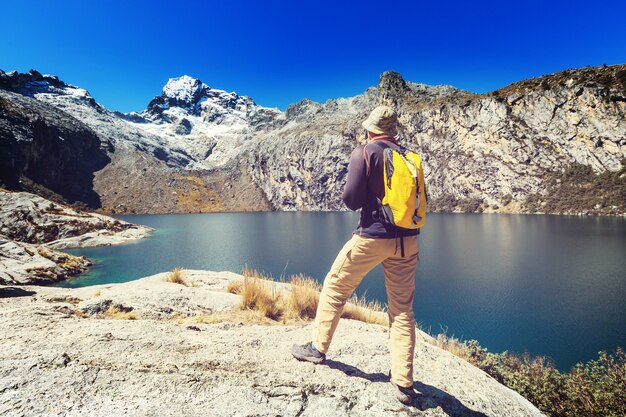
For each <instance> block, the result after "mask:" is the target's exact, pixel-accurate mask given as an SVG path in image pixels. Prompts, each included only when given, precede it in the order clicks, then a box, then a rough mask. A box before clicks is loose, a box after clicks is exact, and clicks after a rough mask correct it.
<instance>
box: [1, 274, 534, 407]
mask: <svg viewBox="0 0 626 417" xmlns="http://www.w3.org/2000/svg"><path fill="white" fill-rule="evenodd" d="M165 277H166V274H158V275H155V276H152V277H148V278H144V279H141V280H137V281H133V282H129V283H126V284H113V285H104V286H95V287H83V288H79V289H62V288H49V287H21V288H2V287H0V308H1V309H2V311H3V312H4V313H3V314H2V315H0V331H2V334H4V335H7V337H5V338H2V340H1V341H0V375H2V378H1V379H0V381H1V382H0V404H1V405H0V414H3V415H16V416H17V415H43V414H45V415H49V416H57V415H59V416H60V415H91V416H110V415H120V414H124V415H129V416H145V415H160V416H170V415H205V416H252V415H254V416H276V415H281V416H376V417H383V416H398V415H406V416H494V417H507V416H516V417H517V416H519V417H522V416H537V417H539V416H542V414H541V413H540V412H539V411H538V410H537V409H536V408H535V407H534V406H533V405H531V404H530V403H529V402H528V401H527V400H525V399H524V398H522V397H521V396H520V395H519V394H517V393H515V392H513V391H511V390H510V389H508V388H506V387H504V386H503V385H500V384H499V383H498V382H497V381H495V380H494V379H493V378H491V377H490V376H488V375H487V374H486V373H484V372H483V371H481V370H479V369H477V368H475V367H474V366H472V365H470V364H469V363H467V362H465V361H463V360H462V359H459V358H458V357H456V356H454V355H452V354H451V353H449V352H447V351H444V350H442V349H440V348H438V347H436V346H433V345H432V344H431V343H429V341H428V340H429V336H428V335H426V334H424V333H421V332H419V340H418V343H417V348H416V352H415V374H414V378H415V380H416V381H417V382H416V385H415V387H416V389H417V390H418V391H419V392H420V393H421V395H420V396H419V398H418V399H417V401H416V402H415V404H413V405H412V406H408V407H407V406H403V405H401V404H400V403H398V402H397V401H396V400H395V398H394V396H393V390H392V387H391V386H390V384H389V382H388V380H389V379H388V377H387V371H388V370H389V354H388V350H387V339H388V334H387V328H386V327H383V326H379V325H373V324H365V323H361V322H356V321H352V320H345V319H343V320H342V321H341V323H340V325H339V328H338V331H337V333H336V336H335V339H334V341H333V345H332V347H331V351H330V352H329V355H328V361H327V363H326V364H323V365H313V364H310V363H303V362H298V361H296V360H294V359H292V358H291V356H290V354H289V349H290V347H291V345H292V344H293V343H294V342H303V341H306V340H308V338H309V337H310V324H308V323H307V322H291V323H286V324H277V323H274V324H265V325H262V324H257V323H255V322H251V321H250V320H249V319H246V317H247V316H246V315H245V314H243V313H244V312H242V311H241V310H239V307H238V304H239V296H237V295H233V294H228V293H226V292H225V290H224V289H225V288H226V286H227V285H228V283H229V282H230V281H232V280H233V279H237V278H239V277H238V276H237V275H236V274H232V273H213V272H206V271H185V280H186V281H187V283H188V284H189V286H184V285H180V284H175V283H170V282H166V280H165ZM192 285H193V286H192Z"/></svg>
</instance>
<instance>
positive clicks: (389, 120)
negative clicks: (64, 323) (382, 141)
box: [361, 106, 398, 136]
mask: <svg viewBox="0 0 626 417" xmlns="http://www.w3.org/2000/svg"><path fill="white" fill-rule="evenodd" d="M361 126H363V127H364V128H365V129H366V130H367V131H369V132H372V133H375V134H377V135H382V134H385V133H386V134H388V135H391V136H395V135H397V134H398V116H397V115H396V112H395V111H394V110H393V109H392V108H391V107H389V106H378V107H376V108H375V109H374V110H372V112H371V113H370V115H369V117H368V118H367V119H365V121H364V122H363V123H361Z"/></svg>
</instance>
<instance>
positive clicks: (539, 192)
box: [0, 65, 626, 214]
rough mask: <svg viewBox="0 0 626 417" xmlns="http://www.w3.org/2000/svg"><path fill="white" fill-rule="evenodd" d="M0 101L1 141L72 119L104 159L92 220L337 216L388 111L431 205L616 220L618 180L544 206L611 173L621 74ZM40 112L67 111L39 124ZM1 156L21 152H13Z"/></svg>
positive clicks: (174, 87) (616, 161) (622, 189)
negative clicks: (131, 106)
mask: <svg viewBox="0 0 626 417" xmlns="http://www.w3.org/2000/svg"><path fill="white" fill-rule="evenodd" d="M2 89H4V91H3V90H2ZM12 94H13V95H12ZM15 94H17V95H15ZM0 100H3V101H0V129H4V130H0V138H1V139H2V140H3V142H6V140H7V139H6V138H7V137H8V138H11V137H15V136H16V133H15V132H13V130H18V129H16V126H18V125H16V123H15V122H14V120H15V119H18V120H20V119H21V120H24V119H25V120H27V121H28V120H32V119H33V116H29V117H24V114H25V113H28V112H30V113H36V114H39V115H40V116H36V117H39V118H42V119H44V120H45V123H44V124H46V126H54V129H56V130H61V129H62V128H63V126H65V125H66V124H67V122H66V121H64V120H65V119H67V117H73V118H74V119H75V120H76V121H77V122H76V123H75V124H78V125H80V124H81V123H82V125H84V126H81V127H82V128H84V130H85V131H88V130H90V131H91V132H93V134H94V135H95V136H96V137H97V138H98V139H99V140H100V143H101V146H100V148H101V149H102V152H103V154H104V157H105V158H104V159H103V160H104V162H101V163H100V164H93V166H92V167H91V175H92V178H93V179H92V184H93V185H92V187H91V189H89V191H90V192H92V193H93V194H95V195H96V196H97V198H96V199H92V200H91V201H90V202H86V201H84V200H80V199H78V200H79V201H83V202H85V203H86V204H88V205H89V206H91V207H94V208H99V209H101V210H103V211H105V212H149V213H163V212H198V211H233V210H234V211H239V210H269V209H273V210H343V209H345V207H344V206H343V204H342V202H341V200H340V190H341V188H342V187H343V183H344V181H345V174H346V170H347V163H348V157H349V154H350V151H351V150H352V149H353V148H354V146H356V145H357V144H358V143H360V142H363V141H364V135H363V129H362V128H361V127H360V122H361V121H362V120H363V119H364V118H365V117H366V116H367V114H368V112H369V111H370V110H371V109H372V108H373V107H374V106H376V105H377V104H380V103H387V104H391V105H394V106H395V107H396V109H397V111H398V114H399V118H400V122H401V129H400V134H399V137H398V139H399V141H400V142H401V143H403V144H404V145H405V146H408V147H411V148H414V149H416V150H417V151H418V152H420V153H422V154H423V157H424V160H425V170H426V178H427V185H428V187H429V193H430V196H431V207H432V208H433V209H434V210H441V211H498V212H501V211H504V212H541V211H542V207H545V210H546V211H548V210H551V211H552V212H566V213H567V212H576V213H577V212H581V211H582V212H586V213H598V214H623V213H626V185H624V182H625V181H626V179H624V178H623V176H619V175H618V176H617V177H615V176H614V177H615V178H613V177H612V179H611V181H595V182H594V181H592V180H593V178H592V180H590V182H589V184H587V183H585V184H582V185H580V184H579V185H578V192H579V193H580V194H583V193H586V194H588V192H587V191H586V190H588V189H590V188H594V187H595V188H597V183H599V184H604V183H610V184H612V185H611V186H607V187H606V189H602V190H596V191H597V192H594V194H595V195H596V197H595V199H588V198H586V197H585V198H582V197H581V198H579V196H578V195H574V196H573V197H572V198H571V199H567V201H563V202H562V204H554V202H553V201H545V200H546V199H547V198H549V196H550V195H561V194H564V192H563V190H559V189H560V188H563V187H562V186H561V185H560V182H559V181H561V177H562V176H563V174H562V173H563V172H566V171H567V170H568V169H570V168H574V169H576V167H577V166H579V165H580V166H589V167H592V168H593V170H594V172H595V173H596V174H597V175H601V174H602V173H609V174H610V173H618V172H619V171H620V169H622V168H623V165H624V163H623V159H624V158H625V157H626V133H625V132H626V121H625V120H626V118H625V114H626V65H615V66H611V67H595V68H581V69H575V70H568V71H563V72H560V73H555V74H551V75H546V76H543V77H539V78H536V79H532V80H526V81H521V82H518V83H514V84H512V85H510V86H507V87H505V88H502V89H499V90H496V91H494V92H491V93H487V94H473V93H470V92H467V91H462V90H458V89H456V88H454V87H451V86H427V85H424V84H417V83H412V82H409V81H405V80H404V79H403V78H402V77H401V76H400V74H397V73H394V72H386V73H384V74H383V75H382V76H381V78H380V81H379V83H378V85H377V86H376V87H371V88H369V89H367V90H366V91H365V92H364V93H363V94H360V95H357V96H354V97H349V98H339V99H332V100H328V101H327V102H325V103H316V102H313V101H311V100H308V99H305V100H302V101H300V102H298V103H295V104H292V105H290V106H288V108H287V109H286V111H285V112H280V111H279V110H277V109H268V108H265V107H262V106H258V105H256V104H255V103H254V101H253V100H252V99H250V98H249V97H245V96H239V95H237V94H236V93H227V92H225V91H223V90H217V89H214V88H210V87H208V86H207V85H206V84H204V83H202V82H201V81H200V80H197V79H194V78H192V77H188V76H182V77H179V78H173V79H170V80H169V81H168V83H167V84H166V85H165V86H164V88H163V92H162V94H161V95H160V96H157V97H155V98H154V99H153V100H152V101H151V102H150V103H149V105H148V107H147V109H146V110H145V111H143V112H141V113H132V114H126V115H122V114H120V113H116V112H111V111H109V110H107V109H105V108H104V107H103V106H101V105H99V104H98V103H97V102H95V100H94V99H93V98H92V97H91V96H90V95H89V93H88V92H86V91H85V90H82V89H79V88H77V87H74V86H70V85H69V84H65V83H63V82H62V81H59V80H58V78H56V77H52V76H47V75H41V74H39V73H37V72H35V71H31V72H30V73H28V74H19V73H16V72H11V73H4V72H1V73H0ZM29 100H30V101H29ZM3 103H4V104H3ZM14 103H21V109H19V110H15V104H14ZM42 106H50V107H52V108H54V109H56V111H57V113H58V112H63V113H65V114H66V115H67V116H64V117H65V119H64V117H61V116H59V117H57V116H54V117H48V118H47V119H46V118H45V116H44V115H43V114H45V113H46V111H44V108H42ZM34 109H36V110H34ZM3 113H4V114H5V116H4V117H3ZM16 113H17V115H16ZM47 114H54V113H53V112H52V113H51V112H47ZM22 123H23V124H26V125H28V124H29V123H30V122H22ZM31 124H32V123H31ZM3 126H4V127H3ZM54 129H53V130H54ZM31 130H32V129H31ZM49 130H50V129H49ZM22 136H29V137H31V138H32V137H35V136H36V135H35V134H34V133H32V132H26V133H24V134H22ZM59 136H60V135H59ZM47 140H48V141H52V140H51V139H47ZM12 141H13V142H15V140H14V139H13V140H12ZM18 142H19V141H18ZM9 143H11V140H9ZM22 143H23V141H22ZM10 150H11V152H12V153H13V154H16V155H19V154H27V155H31V154H32V151H31V150H25V149H24V147H20V146H17V147H16V146H13V145H11V148H10ZM106 158H108V161H106ZM83 159H84V158H83ZM11 161H13V164H12V165H11V166H10V167H9V168H6V169H5V171H10V170H11V169H12V170H13V172H15V171H17V172H19V171H21V175H18V177H19V178H17V179H16V178H13V180H12V182H11V183H9V181H8V180H6V179H4V178H3V182H4V183H6V184H8V186H13V187H17V188H18V189H19V188H20V187H22V188H24V187H27V186H31V188H29V189H30V190H32V191H37V190H36V188H37V187H36V185H43V186H44V188H46V189H48V190H49V189H52V188H51V187H50V186H47V185H46V184H42V181H41V179H40V178H36V176H34V175H33V173H32V172H28V171H27V170H23V169H21V168H20V166H21V167H23V166H24V165H25V164H24V163H23V162H20V160H19V158H17V157H13V158H11ZM16 167H17V169H16ZM46 169H47V168H45V167H44V168H43V170H44V172H45V170H46ZM0 172H2V170H0ZM87 173H88V174H89V170H87ZM3 177H7V175H6V174H5V175H3ZM86 177H89V175H86ZM566 177H567V176H566ZM33 178H34V179H33ZM122 179H123V180H122ZM19 181H22V182H19ZM31 183H34V184H35V186H32V184H31ZM66 183H67V181H66ZM24 184H26V185H24ZM86 185H87V186H88V185H89V184H86ZM569 185H570V186H572V187H574V188H575V187H576V186H577V184H573V185H572V184H569ZM81 188H83V189H84V188H85V184H83V185H82V186H81ZM62 189H63V186H56V188H54V193H57V194H59V193H58V190H62ZM568 192H569V188H568ZM65 194H67V193H65ZM138 196H141V197H140V198H138ZM60 198H62V199H68V197H67V196H66V195H60ZM69 200H70V201H72V200H71V199H69ZM531 200H532V204H530V203H529V201H531ZM570 200H571V201H570ZM582 200H584V201H582ZM581 201H582V202H581ZM548 203H549V204H548Z"/></svg>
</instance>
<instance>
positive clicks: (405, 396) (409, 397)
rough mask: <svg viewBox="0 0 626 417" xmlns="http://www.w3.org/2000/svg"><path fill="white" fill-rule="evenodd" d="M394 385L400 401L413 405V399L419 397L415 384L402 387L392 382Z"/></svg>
mask: <svg viewBox="0 0 626 417" xmlns="http://www.w3.org/2000/svg"><path fill="white" fill-rule="evenodd" d="M391 385H393V387H394V393H395V395H396V399H397V400H398V401H400V402H401V403H402V404H404V405H411V404H412V403H413V400H415V399H416V398H417V392H415V390H414V389H413V386H410V387H407V388H405V387H401V386H400V385H396V384H395V383H393V382H392V383H391Z"/></svg>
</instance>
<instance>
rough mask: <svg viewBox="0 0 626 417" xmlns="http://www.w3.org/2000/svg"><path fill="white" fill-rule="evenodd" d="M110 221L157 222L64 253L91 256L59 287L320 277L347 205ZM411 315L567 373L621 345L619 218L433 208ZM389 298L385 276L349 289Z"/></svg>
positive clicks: (625, 235)
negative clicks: (190, 272)
mask: <svg viewBox="0 0 626 417" xmlns="http://www.w3.org/2000/svg"><path fill="white" fill-rule="evenodd" d="M119 218H121V219H123V220H126V221H129V222H132V223H138V224H144V225H147V226H150V227H153V228H155V229H156V231H155V232H154V233H153V235H152V237H150V238H147V239H142V240H139V241H137V242H135V243H131V244H127V245H121V246H108V247H98V248H86V249H73V250H68V252H70V253H72V254H75V255H82V256H86V257H88V258H90V259H91V260H92V261H94V266H92V267H91V269H90V270H89V271H88V272H86V273H84V274H83V275H81V276H79V277H76V278H74V279H71V280H69V281H66V282H63V283H60V284H57V285H59V286H65V287H80V286H87V285H96V284H108V283H116V282H126V281H131V280H134V279H138V278H141V277H145V276H148V275H152V274H156V273H159V272H164V271H168V270H171V269H173V268H175V267H183V268H186V269H206V270H213V271H233V272H238V273H241V271H242V268H243V267H244V266H245V265H247V266H248V267H249V268H252V269H257V270H259V271H262V272H264V273H266V274H271V275H272V276H274V277H275V278H277V279H278V278H284V279H288V278H289V276H290V275H292V274H299V273H303V274H306V275H309V276H312V277H314V278H315V279H317V280H319V281H320V282H321V281H323V279H324V277H325V275H326V273H327V271H328V269H329V268H330V265H331V264H332V262H333V260H334V258H335V256H336V254H337V252H338V251H339V250H340V249H341V247H342V246H343V245H344V243H345V242H346V241H347V240H348V239H349V238H350V236H351V234H352V232H353V231H354V229H355V227H356V223H357V220H358V214H357V213H353V212H262V213H207V214H188V215H132V216H119ZM419 245H420V262H419V264H418V267H417V271H416V294H415V304H414V310H415V318H416V320H417V322H418V324H419V326H420V328H422V329H423V330H426V331H427V332H429V333H431V334H437V333H440V332H444V331H445V332H446V333H447V335H448V336H454V337H457V338H460V339H462V340H467V339H476V340H478V341H479V342H480V344H481V345H482V346H484V347H486V348H487V349H489V351H491V352H502V351H505V350H508V351H513V352H517V353H523V352H528V353H530V354H531V355H547V356H550V357H552V358H553V360H554V362H555V365H556V366H557V368H559V369H561V370H568V369H569V368H570V367H571V366H573V365H575V364H576V363H577V362H581V361H582V362H585V361H587V360H590V359H593V358H596V357H597V355H598V352H599V351H602V350H606V351H612V350H613V349H615V348H616V347H618V346H626V219H625V218H617V217H590V216H584V217H582V216H550V215H509V214H435V213H431V214H429V215H428V218H427V221H426V225H425V226H424V228H423V229H422V231H421V234H420V236H419ZM363 294H365V296H366V298H367V299H371V300H379V301H381V302H383V303H385V302H386V294H385V285H384V275H383V271H382V268H381V267H380V266H379V267H377V268H375V269H374V270H373V271H372V272H370V273H369V274H368V275H367V276H366V277H365V279H364V280H363V282H362V283H361V285H360V286H359V288H358V289H357V295H359V296H361V295H363Z"/></svg>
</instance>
